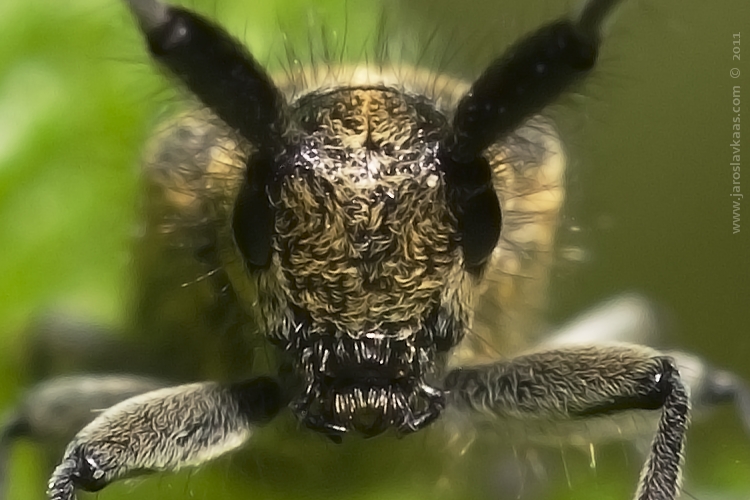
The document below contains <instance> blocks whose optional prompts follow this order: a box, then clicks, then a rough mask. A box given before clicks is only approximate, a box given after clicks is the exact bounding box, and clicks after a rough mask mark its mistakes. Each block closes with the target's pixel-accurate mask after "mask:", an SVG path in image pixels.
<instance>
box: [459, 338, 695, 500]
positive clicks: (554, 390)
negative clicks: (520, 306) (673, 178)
mask: <svg viewBox="0 0 750 500" xmlns="http://www.w3.org/2000/svg"><path fill="white" fill-rule="evenodd" d="M445 388H446V390H447V391H448V394H449V395H448V401H449V402H450V403H451V404H453V405H455V406H457V407H458V408H459V409H469V410H474V411H476V412H479V413H481V414H484V415H488V416H491V417H496V418H510V419H522V420H527V421H528V420H532V421H533V420H537V421H540V420H541V421H544V420H548V421H550V422H555V421H561V420H576V419H583V418H591V417H597V416H605V415H613V414H619V413H622V412H626V411H629V410H660V411H661V414H660V417H659V422H658V427H657V430H656V436H655V437H654V439H653V441H652V444H651V452H650V454H649V457H648V459H647V461H646V464H645V465H644V467H643V469H642V472H641V480H640V483H639V487H638V491H637V493H636V495H635V498H636V499H637V500H674V499H675V498H676V497H677V495H678V493H679V490H680V479H681V474H680V470H681V466H682V461H683V453H682V452H683V448H684V445H685V433H686V431H687V427H688V423H689V413H690V402H689V398H688V393H687V390H686V388H685V386H684V384H683V382H682V380H681V379H680V375H679V372H678V371H677V368H676V365H675V362H674V360H673V359H672V358H669V357H667V356H663V355H660V354H659V353H657V352H655V351H653V350H651V349H648V348H646V347H641V346H637V345H627V344H610V345H602V346H591V345H589V346H575V347H567V348H559V349H554V350H548V351H541V352H536V353H530V354H526V355H523V356H519V357H517V358H514V359H511V360H509V361H504V362H499V363H493V364H489V365H485V366H477V367H471V368H460V369H457V370H454V371H452V372H451V373H449V374H448V376H447V377H446V380H445Z"/></svg>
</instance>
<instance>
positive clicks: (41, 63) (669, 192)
mask: <svg viewBox="0 0 750 500" xmlns="http://www.w3.org/2000/svg"><path fill="white" fill-rule="evenodd" d="M188 5H189V6H191V7H194V8H196V9H197V10H199V11H201V12H204V13H206V14H208V15H210V16H211V17H214V18H216V19H218V20H219V21H221V22H222V23H223V24H225V25H227V26H228V27H229V29H230V31H232V32H233V33H234V34H236V35H238V36H239V37H240V38H242V39H243V40H245V41H246V42H247V43H248V44H249V45H250V47H251V49H252V50H253V52H254V54H256V56H257V57H258V59H260V60H261V61H262V62H265V63H267V64H268V65H269V66H270V67H271V68H274V67H275V68H278V67H279V62H278V61H279V57H278V56H279V55H282V58H283V39H282V37H281V36H280V35H279V32H280V29H279V28H280V27H281V28H283V30H284V31H286V32H288V33H289V34H290V36H291V37H292V39H293V40H297V42H295V46H297V45H298V46H300V47H301V48H300V51H301V52H303V53H304V50H305V44H306V43H307V42H306V40H307V38H306V36H307V35H306V33H307V32H308V31H309V30H310V26H311V25H312V26H316V25H317V24H318V23H319V22H320V21H319V20H320V19H323V20H325V24H326V25H327V26H329V27H330V28H331V29H332V31H336V32H337V33H338V34H339V36H340V37H341V38H340V39H339V41H341V40H342V39H343V32H344V30H343V27H344V25H345V24H346V25H347V26H348V29H347V30H346V31H347V40H348V48H349V51H350V58H351V59H353V60H356V59H357V58H358V54H362V53H361V52H360V51H359V48H360V47H362V46H363V45H366V44H367V41H368V40H372V36H371V35H372V33H374V32H375V31H376V29H377V25H378V20H379V19H380V18H381V14H382V13H383V12H385V13H386V17H387V26H388V29H389V32H393V33H394V35H393V36H394V37H395V36H396V35H395V34H399V36H401V37H402V39H404V40H407V39H408V35H409V34H410V33H412V32H413V33H417V32H419V33H423V34H424V33H427V34H429V33H430V31H431V29H432V28H434V27H438V28H439V29H438V30H437V31H436V39H438V40H439V43H438V44H436V46H438V47H445V50H446V51H448V50H451V51H453V50H455V51H456V52H455V54H456V56H455V57H453V58H452V59H451V60H450V64H449V65H448V66H449V69H450V70H451V71H454V72H459V73H462V74H464V75H465V76H467V77H471V76H474V75H476V73H477V71H479V70H481V68H482V65H483V64H486V63H487V62H488V61H489V60H490V58H491V57H492V55H494V54H498V53H499V52H500V51H501V50H502V48H503V47H504V46H505V45H506V44H507V43H509V42H510V41H512V40H513V39H515V38H516V37H517V36H519V35H520V34H522V33H524V32H525V31H527V30H529V29H532V28H533V27H535V26H537V25H539V24H540V23H541V22H543V21H545V20H548V19H551V18H553V17H554V16H556V15H559V14H561V13H563V12H569V11H571V9H574V8H575V7H576V3H575V2H558V1H553V0H538V1H535V2H521V1H520V0H514V1H512V2H510V1H509V2H490V1H488V0H473V1H470V2H465V3H464V4H461V5H460V6H459V5H458V4H457V3H456V2H450V1H442V0H441V1H435V0H432V1H430V0H408V1H407V0H404V1H403V2H401V3H396V2H391V3H385V4H380V3H374V2H365V1H363V0H348V1H346V0H276V1H274V2H271V1H265V2H259V1H248V0H209V1H199V0H195V1H194V2H191V3H189V4H188ZM748 26H750V4H748V3H747V2H746V0H728V1H726V2H722V4H721V6H720V7H719V6H718V5H714V6H713V7H711V6H708V5H707V4H706V3H704V2H700V1H697V0H691V1H679V0H669V1H663V2H657V1H653V0H648V1H645V0H642V1H638V2H635V1H634V2H630V3H627V4H626V5H625V6H624V8H623V9H622V11H621V13H620V15H619V16H618V19H617V22H616V23H615V25H614V26H613V27H612V31H611V35H610V37H609V39H608V41H607V43H606V44H605V50H604V54H603V56H602V63H601V69H600V70H599V72H598V73H597V75H596V76H595V77H593V78H592V79H591V80H590V81H589V82H588V83H587V84H586V85H585V87H583V88H582V89H581V92H580V95H578V94H577V95H575V96H571V97H569V98H567V99H565V102H564V103H563V104H562V105H560V106H558V107H557V108H556V109H554V110H553V111H552V114H553V116H555V117H556V118H559V120H560V123H561V126H562V129H563V134H564V139H565V141H566V143H567V145H568V149H569V152H570V156H571V165H570V174H569V185H570V189H569V200H570V203H569V205H568V208H567V210H566V221H565V225H564V227H563V228H562V231H561V236H560V237H561V241H563V242H564V243H562V244H565V245H574V246H576V247H579V248H581V249H583V251H584V252H583V256H584V258H583V259H582V261H581V262H561V263H560V265H558V266H557V268H556V269H555V280H554V287H553V295H552V298H551V304H550V311H549V317H550V319H551V320H552V321H562V320H564V319H565V318H567V317H570V316H572V315H574V314H575V313H576V312H579V311H581V310H583V309H585V308H586V307H588V306H591V305H593V304H595V303H597V302H599V301H601V300H603V299H605V298H607V297H609V296H612V295H614V294H616V293H618V292H621V291H626V290H636V291H640V292H643V293H645V294H647V295H648V296H649V297H651V298H653V299H654V300H656V301H657V302H658V303H659V304H660V305H661V306H663V307H664V308H665V309H666V310H668V311H669V313H670V315H671V317H672V318H673V323H674V329H673V330H674V331H673V332H672V333H671V334H670V336H669V337H668V338H667V340H666V341H665V343H666V344H667V345H669V346H674V347H679V348H681V349H684V350H688V351H691V352H695V353H699V354H700V355H701V356H703V357H705V358H706V359H708V360H710V361H711V362H712V363H714V364H716V365H720V366H722V367H724V368H727V369H730V370H732V371H734V372H736V373H738V374H740V375H743V376H744V378H745V379H746V380H750V364H748V358H750V259H749V258H748V257H749V256H750V237H749V235H750V210H748V209H746V208H745V206H748V207H750V198H749V199H748V201H747V202H746V203H747V205H745V203H743V212H742V224H743V226H742V231H741V233H740V234H732V211H731V210H732V209H731V201H730V198H729V194H730V186H731V182H732V178H731V174H732V171H731V168H730V166H729V162H730V161H731V159H730V153H731V150H730V147H729V143H730V142H731V125H732V123H731V120H732V116H733V115H732V111H731V93H732V85H742V86H743V90H745V93H748V92H749V91H750V89H749V88H748V84H747V82H748V78H750V76H748V75H750V65H748V63H747V61H748V60H750V43H746V45H745V47H747V48H746V49H745V51H744V52H745V53H744V54H742V55H743V56H744V60H743V61H740V62H736V61H734V62H733V61H732V60H731V51H732V40H733V37H732V35H733V34H734V33H740V32H741V31H742V29H743V28H744V29H747V27H748ZM315 29H317V27H316V28H315ZM743 34H744V35H745V36H750V32H748V33H743ZM415 36H416V35H415ZM423 39H424V38H423ZM748 40H750V38H748ZM409 43H411V42H409ZM430 60H434V59H431V58H428V59H427V61H430ZM733 67H737V68H739V69H740V70H741V71H742V72H743V74H742V75H741V76H740V78H738V79H732V78H730V76H729V71H730V69H731V68H733ZM173 101H174V93H173V92H172V91H171V90H169V88H168V86H167V85H165V84H164V82H163V81H162V80H161V78H160V77H159V76H158V75H157V74H156V72H155V71H154V70H153V69H152V67H151V66H150V65H149V63H148V60H147V58H146V56H145V54H144V52H143V49H142V43H141V42H140V40H139V38H138V36H137V33H136V30H135V28H134V26H133V23H132V22H131V19H130V17H129V14H128V13H127V11H126V9H125V8H124V7H123V6H122V5H121V4H120V3H119V2H117V1H115V0H75V1H74V0H58V1H52V0H46V1H44V0H5V1H4V2H2V3H0V277H1V278H0V325H2V327H0V335H1V337H0V342H2V349H0V380H1V381H2V384H0V408H6V407H10V406H11V405H12V404H13V402H14V401H15V400H16V399H17V398H18V396H19V394H20V393H21V392H22V390H23V388H24V387H26V386H28V384H29V383H30V381H29V380H28V378H26V376H25V371H26V369H27V367H25V366H23V363H22V361H21V360H22V359H23V356H22V353H23V347H24V342H23V328H24V326H25V325H27V323H28V321H29V320H30V318H32V317H33V315H34V314H35V313H38V312H39V311H43V310H44V309H45V308H46V307H49V306H50V305H51V304H55V305H60V304H65V305H66V306H69V307H71V308H73V309H75V310H77V311H80V312H81V313H82V314H85V315H87V316H90V317H92V318H95V319H96V320H97V321H99V322H103V323H111V324H117V323H118V322H119V321H121V320H122V315H123V314H124V311H123V303H124V301H125V300H126V299H125V297H127V293H128V291H127V286H128V283H129V277H128V267H127V265H128V262H129V256H128V245H129V241H130V239H131V237H132V235H133V234H134V233H135V222H134V221H135V214H136V206H137V202H136V199H137V196H136V195H137V179H138V177H137V173H138V169H137V164H138V158H139V155H140V151H141V146H142V144H143V142H144V141H145V139H146V138H147V136H148V134H149V131H150V130H151V129H152V127H153V126H154V124H155V123H157V122H158V119H159V118H158V117H159V115H160V112H161V110H162V109H163V108H164V107H165V105H166V104H168V103H170V102H173ZM746 101H747V102H748V103H750V99H746ZM745 107H748V108H750V104H746V105H745ZM746 121H747V120H746ZM747 142H748V141H747V140H746V141H745V143H747ZM745 149H747V148H745ZM746 156H748V155H746ZM743 167H744V165H743ZM748 168H750V167H747V168H744V169H743V173H744V172H750V170H748ZM745 179H748V180H746V181H745ZM742 180H743V190H744V191H745V192H747V193H748V194H750V176H747V175H746V176H745V177H743V178H742ZM745 186H747V187H745ZM746 213H747V214H748V215H745V214H746ZM280 446H281V445H280ZM388 446H389V445H388V442H387V441H383V440H380V442H378V443H376V444H373V447H372V449H373V450H376V451H373V452H372V453H373V455H372V460H373V461H374V462H379V463H381V465H382V462H388V461H389V460H391V459H392V458H391V457H390V456H389V455H388V449H389V448H388ZM394 446H395V445H394ZM357 449H359V448H357ZM332 450H333V452H334V453H335V450H336V449H335V448H332ZM361 450H365V451H364V453H367V451H366V450H368V448H367V447H362V448H361ZM573 455H575V453H573ZM623 455H626V454H624V453H622V452H621V451H620V450H619V449H618V448H615V450H614V452H613V453H610V454H609V455H607V454H606V453H605V455H604V458H603V459H601V460H600V461H599V465H598V467H597V468H596V469H595V470H590V469H589V468H588V467H587V466H583V467H577V465H576V464H577V463H578V462H582V463H584V464H585V461H581V460H578V462H577V461H576V459H575V458H573V459H570V460H571V464H572V465H571V469H570V470H569V471H568V475H569V476H570V480H569V481H567V480H562V481H560V480H559V479H560V477H561V473H559V471H558V472H555V471H554V467H555V466H556V467H557V468H558V469H559V468H560V467H561V464H560V463H559V461H558V463H553V464H552V466H551V467H552V468H553V470H551V471H550V473H549V474H550V478H551V479H550V480H551V482H552V484H556V482H557V483H559V485H558V486H559V487H551V488H549V489H548V490H543V492H534V489H533V488H529V490H528V492H527V493H526V494H525V496H524V495H522V496H521V498H529V499H534V498H554V499H564V498H577V499H587V498H591V499H594V498H596V499H600V498H613V499H621V498H622V499H624V498H628V497H629V495H630V492H631V491H632V487H633V484H634V480H635V478H636V475H637V472H636V471H637V468H638V467H637V464H634V463H633V462H632V460H633V459H632V457H631V459H630V461H628V460H626V459H624V458H623ZM416 456H417V457H418V455H416ZM687 457H688V465H687V469H686V477H687V481H686V484H687V491H688V492H689V493H690V494H691V495H692V496H693V497H695V498H698V499H701V500H708V499H737V500H739V499H748V498H750V436H747V435H745V434H744V432H743V429H742V426H741V425H740V422H739V419H738V418H737V417H736V415H735V413H734V411H733V409H732V408H725V409H721V410H719V411H717V412H715V414H714V415H712V416H711V418H709V419H706V420H702V421H700V422H697V423H696V424H695V425H694V427H693V428H692V430H691V433H690V439H689V444H688V451H687ZM434 459H435V457H425V458H424V461H425V463H427V462H430V461H432V460H434ZM225 462H227V461H224V462H222V463H219V464H217V465H215V466H210V467H206V468H204V469H202V470H200V471H198V472H196V473H194V474H190V473H183V474H181V475H177V476H159V477H157V478H150V479H147V480H144V481H142V482H136V483H134V484H133V483H131V484H127V485H120V486H118V487H114V488H111V489H108V490H105V491H103V492H102V493H100V494H99V496H98V498H101V499H102V500H115V499H119V498H123V499H124V498H131V499H132V498H163V499H172V498H175V499H177V498H201V499H203V498H206V499H214V498H226V499H230V498H250V497H251V496H248V495H249V493H248V492H247V487H246V485H245V483H244V482H243V480H242V478H237V477H235V476H236V474H234V473H233V472H230V467H229V465H227V463H225ZM361 462H362V461H360V462H358V463H361ZM365 462H366V460H365ZM423 465H424V464H415V465H414V468H415V470H416V469H418V468H421V467H422V466H423ZM44 467H45V465H44V460H43V458H42V455H41V454H40V453H39V451H38V450H37V449H36V448H34V447H33V446H31V445H29V444H25V443H21V444H19V445H18V446H16V447H15V448H14V453H13V461H12V467H11V470H10V493H9V497H8V498H10V499H12V500H26V499H39V498H42V495H43V491H44V482H45V478H44V474H45V473H46V472H45V471H41V472H40V469H43V468H44ZM381 469H383V470H386V469H387V468H383V467H381ZM393 469H394V472H393V473H392V474H383V475H382V477H380V478H379V480H378V481H375V480H374V479H373V477H372V475H368V474H366V473H363V474H362V488H360V489H359V490H358V489H357V488H356V482H357V478H358V477H359V476H358V473H357V471H352V470H321V471H320V480H319V481H318V482H317V483H316V484H318V485H319V484H323V483H325V484H327V485H328V487H327V488H325V489H323V490H320V491H324V496H326V497H327V498H336V497H339V498H352V497H356V498H382V497H385V496H387V497H389V498H405V499H406V498H426V497H429V495H430V494H431V493H430V492H431V491H432V490H431V489H430V488H429V487H428V486H427V485H426V481H428V480H429V479H425V478H429V477H430V476H429V475H422V476H418V479H415V480H414V481H410V480H408V478H409V476H410V471H409V463H408V462H397V463H394V465H393ZM268 477H270V478H273V479H269V480H268V481H267V482H268V483H269V484H270V483H272V482H273V481H275V480H277V479H278V481H279V482H287V483H289V484H292V483H295V481H300V482H301V481H304V480H305V479H304V478H305V475H304V474H297V471H296V470H294V469H290V470H282V471H270V472H268ZM562 477H564V475H562ZM339 482H340V483H341V484H344V483H347V484H348V486H347V487H343V486H342V488H341V489H340V490H337V487H336V484H337V483H339ZM289 484H287V486H289ZM352 484H354V486H352ZM287 490H288V492H292V493H286V494H284V493H283V492H284V491H287ZM287 490H284V488H274V487H272V486H271V487H267V488H264V489H259V490H255V491H254V494H256V495H257V496H258V497H259V498H275V497H276V496H285V497H287V496H288V497H290V498H291V497H294V498H299V497H309V498H319V497H320V496H321V494H320V493H319V492H318V490H319V489H315V488H313V487H312V486H311V487H310V488H309V491H308V489H306V488H305V484H304V483H301V484H298V485H296V486H294V487H292V486H289V488H287ZM352 492H355V493H352ZM451 495H453V496H461V495H460V494H459V493H458V492H453V493H452V494H451ZM537 495H538V496H537ZM82 497H84V495H82ZM86 498H87V497H86Z"/></svg>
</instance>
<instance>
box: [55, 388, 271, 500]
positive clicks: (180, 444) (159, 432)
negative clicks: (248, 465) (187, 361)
mask: <svg viewBox="0 0 750 500" xmlns="http://www.w3.org/2000/svg"><path fill="white" fill-rule="evenodd" d="M282 406H283V401H282V395H281V389H280V387H279V385H278V383H277V382H276V381H274V380H272V379H269V378H266V377H260V378H255V379H252V380H249V381H247V382H242V383H238V384H231V385H220V384H216V383H210V382H206V383H196V384H189V385H182V386H177V387H170V388H165V389H158V390H156V391H152V392H148V393H146V394H142V395H140V396H136V397H133V398H131V399H128V400H126V401H123V402H121V403H119V404H117V405H115V406H113V407H111V408H110V409H108V410H107V411H105V412H104V413H102V414H101V415H99V417H97V418H96V419H95V420H94V421H93V422H91V423H90V424H89V425H87V426H86V427H84V428H83V430H81V432H79V433H78V434H77V435H76V437H75V438H74V439H73V441H72V442H71V443H70V444H69V445H68V448H67V450H66V451H65V455H64V457H63V459H62V462H61V463H60V465H58V467H57V468H56V469H55V471H54V473H53V474H52V477H51V479H50V481H49V490H48V495H49V498H50V499H51V500H74V499H75V492H76V490H84V491H98V490H100V489H102V488H104V487H105V486H107V485H108V484H110V483H112V482H114V481H116V480H118V479H122V478H126V477H130V476H133V475H136V474H140V473H144V472H152V471H175V470H178V469H180V468H182V467H187V466H195V465H200V464H202V463H205V462H207V461H209V460H211V459H213V458H216V457H218V456H220V455H223V454H225V453H227V452H229V451H232V450H234V449H236V448H238V447H240V446H242V445H243V444H244V443H245V442H246V441H247V440H248V439H249V438H250V436H251V435H252V433H253V431H254V429H255V425H256V424H258V423H261V422H264V421H267V420H270V419H271V418H272V417H274V416H275V415H276V414H277V413H278V412H279V410H280V409H281V407H282Z"/></svg>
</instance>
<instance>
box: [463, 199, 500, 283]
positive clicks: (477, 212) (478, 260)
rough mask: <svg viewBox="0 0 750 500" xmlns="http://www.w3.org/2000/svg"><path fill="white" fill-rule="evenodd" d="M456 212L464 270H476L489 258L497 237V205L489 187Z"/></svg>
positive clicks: (498, 232)
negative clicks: (457, 214) (458, 213)
mask: <svg viewBox="0 0 750 500" xmlns="http://www.w3.org/2000/svg"><path fill="white" fill-rule="evenodd" d="M458 211H459V212H460V215H459V216H458V230H459V231H460V233H461V246H462V248H463V251H464V262H465V265H466V268H467V269H468V270H469V271H473V270H478V269H479V268H481V266H482V265H483V264H484V263H485V262H487V259H489V258H490V255H492V252H493V250H494V249H495V246H497V241H498V239H499V238H500V229H501V227H502V213H501V210H500V202H499V201H498V199H497V195H496V194H495V191H494V190H493V189H492V187H491V186H485V187H483V188H482V189H481V190H480V191H478V192H477V193H474V194H472V195H471V196H470V197H469V198H467V199H465V200H462V201H461V202H460V206H459V208H458Z"/></svg>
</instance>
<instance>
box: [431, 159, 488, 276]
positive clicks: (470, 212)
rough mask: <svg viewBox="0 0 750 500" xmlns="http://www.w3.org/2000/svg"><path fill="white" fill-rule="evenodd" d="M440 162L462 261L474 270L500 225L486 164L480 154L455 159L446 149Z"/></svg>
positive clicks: (476, 271)
mask: <svg viewBox="0 0 750 500" xmlns="http://www.w3.org/2000/svg"><path fill="white" fill-rule="evenodd" d="M440 163H441V166H442V169H443V172H444V173H445V184H446V186H447V188H448V199H449V201H450V204H451V209H452V211H453V214H454V216H455V217H456V222H457V225H458V233H459V238H460V244H461V247H462V249H463V253H464V265H465V267H466V269H467V270H468V271H470V272H474V273H478V272H480V271H481V268H482V266H483V265H484V264H485V263H486V262H487V259H489V257H490V255H492V252H493V251H494V249H495V246H497V242H498V240H499V239H500V229H501V228H502V212H501V210H500V201H499V200H498V199H497V194H496V193H495V189H494V187H493V185H492V171H491V168H490V165H489V163H488V162H487V160H486V159H485V158H484V157H482V156H480V157H477V158H473V159H471V160H469V161H467V162H461V161H456V160H454V159H453V158H452V157H451V156H450V149H446V150H445V153H444V154H443V155H442V157H441V162H440Z"/></svg>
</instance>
